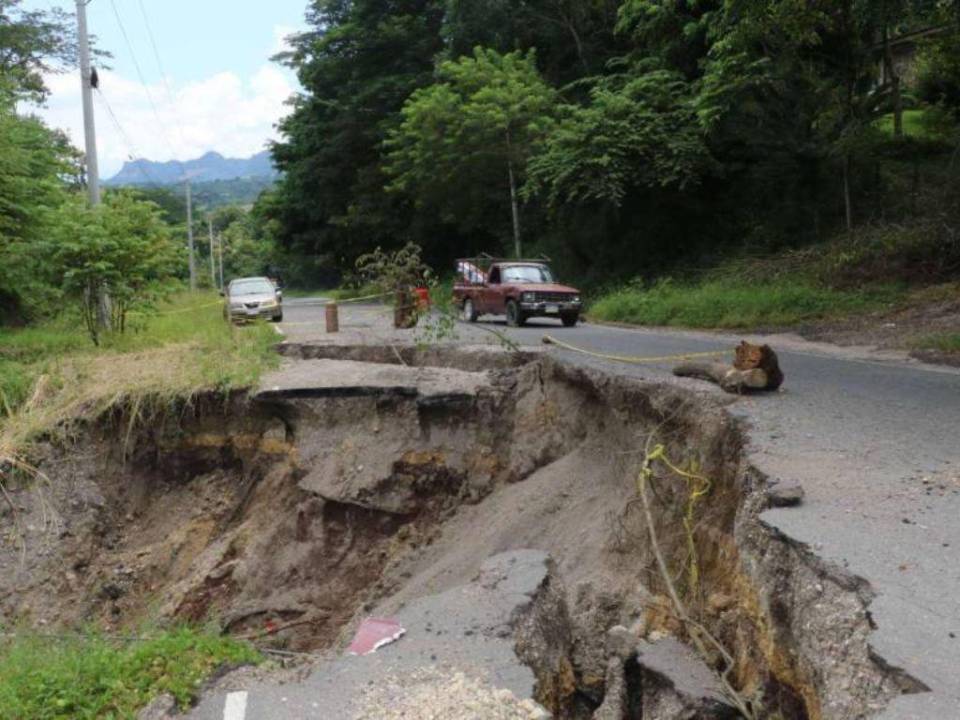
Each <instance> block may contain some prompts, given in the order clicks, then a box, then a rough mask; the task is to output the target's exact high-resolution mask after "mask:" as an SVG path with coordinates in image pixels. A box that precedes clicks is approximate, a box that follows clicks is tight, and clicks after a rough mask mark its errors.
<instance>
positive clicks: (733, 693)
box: [637, 432, 757, 720]
mask: <svg viewBox="0 0 960 720" xmlns="http://www.w3.org/2000/svg"><path fill="white" fill-rule="evenodd" d="M654 437H655V432H651V433H650V434H649V435H648V436H647V441H646V444H645V445H644V458H643V465H642V466H641V468H640V473H639V475H638V476H637V492H638V494H639V496H640V503H641V505H642V506H643V515H644V521H645V524H646V526H647V534H648V535H649V538H650V547H651V549H652V551H653V556H654V558H655V560H656V562H657V569H658V570H659V572H660V579H661V580H662V581H663V584H664V586H665V587H666V589H667V595H668V596H669V598H670V603H671V605H672V606H673V611H674V613H675V614H676V616H677V619H678V620H679V621H680V622H681V623H682V624H683V626H684V628H686V630H687V633H688V634H689V636H690V639H691V640H692V641H693V644H694V646H695V647H696V650H697V652H698V653H699V654H700V656H701V657H702V658H703V659H704V661H705V662H707V663H708V664H709V663H710V658H711V653H710V652H709V651H708V649H707V647H708V645H709V646H712V647H713V649H714V651H715V652H717V653H719V654H720V656H721V657H722V658H723V663H724V669H723V671H722V672H720V673H718V678H719V680H720V684H721V687H722V688H723V693H724V695H725V696H726V698H727V699H728V700H729V701H730V702H731V703H732V704H733V705H734V706H735V707H736V708H737V710H738V711H739V712H740V713H741V715H743V717H744V718H746V720H757V714H756V713H755V712H754V711H753V709H752V707H751V704H750V702H749V701H747V700H746V699H745V698H744V697H743V695H741V694H740V692H739V691H738V690H737V689H736V688H735V687H733V685H732V684H731V682H730V677H729V676H730V673H731V672H732V671H733V669H734V666H735V661H734V659H733V656H732V655H731V654H730V652H729V651H728V650H727V649H726V647H724V645H723V643H721V642H720V641H719V640H718V639H717V638H716V637H715V636H714V635H713V634H712V633H711V632H710V631H709V630H707V629H706V628H705V627H704V626H703V625H702V624H701V623H699V622H697V621H696V620H694V619H693V618H692V617H691V616H690V613H689V612H688V611H687V608H686V606H685V605H684V603H683V601H682V600H681V599H680V594H679V593H678V592H677V588H676V584H675V582H674V580H673V577H672V576H671V573H670V569H669V568H668V566H667V562H666V559H665V558H664V556H663V551H662V550H661V548H660V540H659V537H658V534H657V529H656V525H655V523H654V518H653V509H652V507H651V504H650V498H649V496H648V494H647V488H648V486H650V485H652V481H653V467H652V465H653V463H654V462H655V461H656V460H661V461H663V462H664V463H665V464H666V465H667V467H668V468H669V469H670V470H671V471H674V472H675V471H676V470H677V468H676V466H675V465H674V464H673V463H671V462H670V461H669V460H668V459H667V458H666V455H665V451H664V447H663V445H656V446H654V444H653V441H654ZM681 474H684V473H681ZM689 531H690V528H689V526H688V532H689ZM691 542H692V540H691ZM693 563H694V564H693V566H692V567H693V568H695V567H696V560H695V559H694V560H693ZM692 572H693V571H692Z"/></svg>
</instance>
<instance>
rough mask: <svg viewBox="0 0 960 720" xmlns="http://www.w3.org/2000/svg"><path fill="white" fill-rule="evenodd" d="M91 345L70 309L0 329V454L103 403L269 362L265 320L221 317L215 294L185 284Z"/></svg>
mask: <svg viewBox="0 0 960 720" xmlns="http://www.w3.org/2000/svg"><path fill="white" fill-rule="evenodd" d="M160 313H161V314H158V315H156V316H152V317H140V318H135V319H134V320H133V322H132V327H131V329H129V330H128V331H127V333H126V334H124V335H116V336H111V337H107V338H106V339H105V341H104V343H103V345H102V346H101V347H99V348H97V347H94V346H93V344H92V343H91V342H90V340H89V338H88V337H87V336H86V333H85V331H84V330H83V328H82V327H81V325H80V324H79V322H78V321H76V320H74V319H71V318H70V317H68V316H65V317H63V318H60V319H58V320H57V321H55V322H52V323H50V324H48V325H44V326H41V327H34V328H27V329H23V330H3V331H0V454H2V453H3V452H12V451H13V450H14V449H15V448H17V447H19V446H20V445H21V444H23V443H24V442H26V441H28V440H29V438H30V437H32V436H33V435H35V434H36V433H38V432H42V431H44V430H46V429H48V428H50V427H52V426H54V425H55V424H56V423H58V422H59V421H60V420H62V419H64V418H72V417H78V416H93V415H95V414H97V413H98V412H101V411H102V410H103V409H104V408H106V407H107V406H109V405H111V404H113V403H116V402H119V401H126V402H130V403H138V402H140V401H142V400H145V399H148V398H153V399H157V398H164V397H175V396H189V395H191V394H193V393H195V392H197V391H199V390H203V389H222V390H229V389H231V388H237V387H245V386H249V385H251V384H254V383H256V382H257V380H258V379H259V377H260V374H261V372H262V371H263V370H264V369H265V368H267V367H269V366H271V365H272V364H274V363H276V362H277V356H276V355H275V354H274V353H273V352H272V351H271V348H272V346H273V345H274V344H275V343H276V341H277V338H278V336H277V335H276V333H275V332H274V331H273V328H272V327H269V326H267V325H251V326H245V327H233V326H231V325H229V324H227V323H226V322H224V320H223V317H222V314H221V313H222V306H221V302H220V301H219V299H218V298H217V296H216V295H213V294H199V295H189V294H183V295H180V296H177V297H175V298H173V299H172V301H171V302H170V303H169V304H167V305H165V306H164V307H162V308H161V309H160Z"/></svg>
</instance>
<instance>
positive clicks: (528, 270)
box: [502, 265, 553, 283]
mask: <svg viewBox="0 0 960 720" xmlns="http://www.w3.org/2000/svg"><path fill="white" fill-rule="evenodd" d="M502 282H505V283H506V282H520V283H552V282H553V275H552V274H551V273H550V268H548V267H547V266H546V265H506V266H504V268H503V278H502Z"/></svg>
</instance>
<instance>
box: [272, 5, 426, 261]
mask: <svg viewBox="0 0 960 720" xmlns="http://www.w3.org/2000/svg"><path fill="white" fill-rule="evenodd" d="M307 21H308V23H309V25H310V30H308V31H307V32H305V33H302V34H300V35H298V36H296V37H294V38H293V40H292V45H293V50H292V51H291V52H290V53H288V54H286V55H284V56H282V57H281V58H280V59H281V60H283V61H284V62H285V63H286V64H287V65H288V66H289V67H291V68H293V69H294V70H295V71H296V72H297V76H298V78H299V80H300V84H301V85H302V87H303V92H302V93H301V94H299V95H298V96H296V97H295V98H294V100H293V111H292V112H291V113H290V115H289V116H288V117H287V118H286V119H285V120H283V121H282V122H281V124H280V130H281V132H282V134H283V139H282V141H281V142H279V143H277V144H275V145H274V146H273V150H272V152H273V157H274V160H275V163H276V165H277V167H278V169H279V170H281V171H282V172H283V173H284V176H283V179H282V180H281V182H280V183H279V185H278V187H277V190H276V192H275V193H273V194H271V196H270V198H269V200H268V201H267V202H266V203H265V204H264V208H265V209H267V210H268V212H269V214H270V218H269V219H270V221H271V222H272V223H274V226H275V229H276V233H277V239H278V241H279V242H280V243H282V244H283V245H284V246H285V247H286V248H287V249H288V250H290V251H291V252H297V253H301V252H306V253H311V254H313V255H317V256H325V257H327V258H330V259H332V260H334V261H335V262H337V263H338V264H339V265H340V266H341V267H344V268H347V267H352V265H353V261H354V260H355V259H356V257H357V256H359V255H361V254H363V253H364V252H366V251H368V250H372V249H373V248H374V247H377V246H378V245H382V246H383V247H394V246H397V245H398V244H402V242H403V239H404V238H405V237H409V236H410V235H412V234H417V235H418V236H419V237H422V238H425V239H426V240H427V241H429V238H431V237H442V235H443V233H440V232H433V231H432V230H431V224H430V223H425V225H426V227H423V228H419V229H418V228H417V226H416V222H415V221H414V220H413V219H412V218H411V208H410V207H409V204H408V203H406V202H405V201H404V199H402V198H399V197H397V196H389V195H388V194H387V193H386V192H385V191H384V185H385V184H386V182H387V178H386V177H385V175H384V173H383V168H382V154H381V147H382V144H383V141H384V139H385V138H386V136H387V132H388V130H389V128H390V127H391V125H392V124H393V123H395V122H396V120H397V113H398V111H399V110H400V108H401V107H402V106H403V103H404V101H405V100H406V99H407V97H408V96H409V95H410V93H411V92H413V90H415V89H416V88H418V87H422V86H424V85H428V84H429V83H430V82H431V80H432V75H433V63H434V58H435V57H436V55H437V54H438V53H439V52H440V51H441V50H442V49H443V41H442V38H441V34H440V29H441V25H442V21H443V2H442V0H397V1H395V2H390V3H384V2H382V1H381V0H313V1H312V2H311V3H310V6H309V9H308V12H307ZM434 242H435V241H434Z"/></svg>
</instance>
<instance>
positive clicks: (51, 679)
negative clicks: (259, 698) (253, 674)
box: [0, 627, 261, 720]
mask: <svg viewBox="0 0 960 720" xmlns="http://www.w3.org/2000/svg"><path fill="white" fill-rule="evenodd" d="M260 660H261V656H260V655H259V653H257V652H256V651H255V650H254V649H253V648H251V647H250V646H249V645H247V644H245V643H242V642H239V641H236V640H232V639H230V638H226V637H222V636H219V635H217V634H214V633H212V632H206V631H203V630H196V629H192V628H187V627H183V628H178V629H173V630H169V631H163V632H158V633H151V634H149V635H148V637H147V638H145V639H143V640H142V641H136V640H115V639H111V638H109V637H107V636H103V635H99V634H96V633H92V634H88V635H87V634H85V635H76V636H72V635H63V636H58V637H51V636H46V635H40V634H32V633H30V632H25V633H14V634H11V635H10V636H0V708H2V711H0V715H2V716H3V717H5V718H30V720H75V719H79V718H117V719H118V720H119V719H121V718H124V719H125V718H134V717H135V716H136V713H137V711H138V710H139V709H141V708H143V707H145V706H146V705H148V704H149V703H150V702H151V701H152V700H153V699H154V698H156V697H157V696H159V695H161V694H163V693H169V694H170V695H172V696H173V697H174V698H175V699H176V700H177V703H178V704H179V706H180V707H181V708H186V707H189V704H190V702H191V701H192V700H194V699H195V698H196V696H197V694H198V692H199V690H200V687H201V685H202V683H203V681H204V680H205V679H206V678H208V677H209V676H210V675H211V674H212V673H213V672H214V671H215V670H217V668H219V667H222V666H224V665H231V666H235V665H241V664H256V663H259V662H260Z"/></svg>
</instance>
